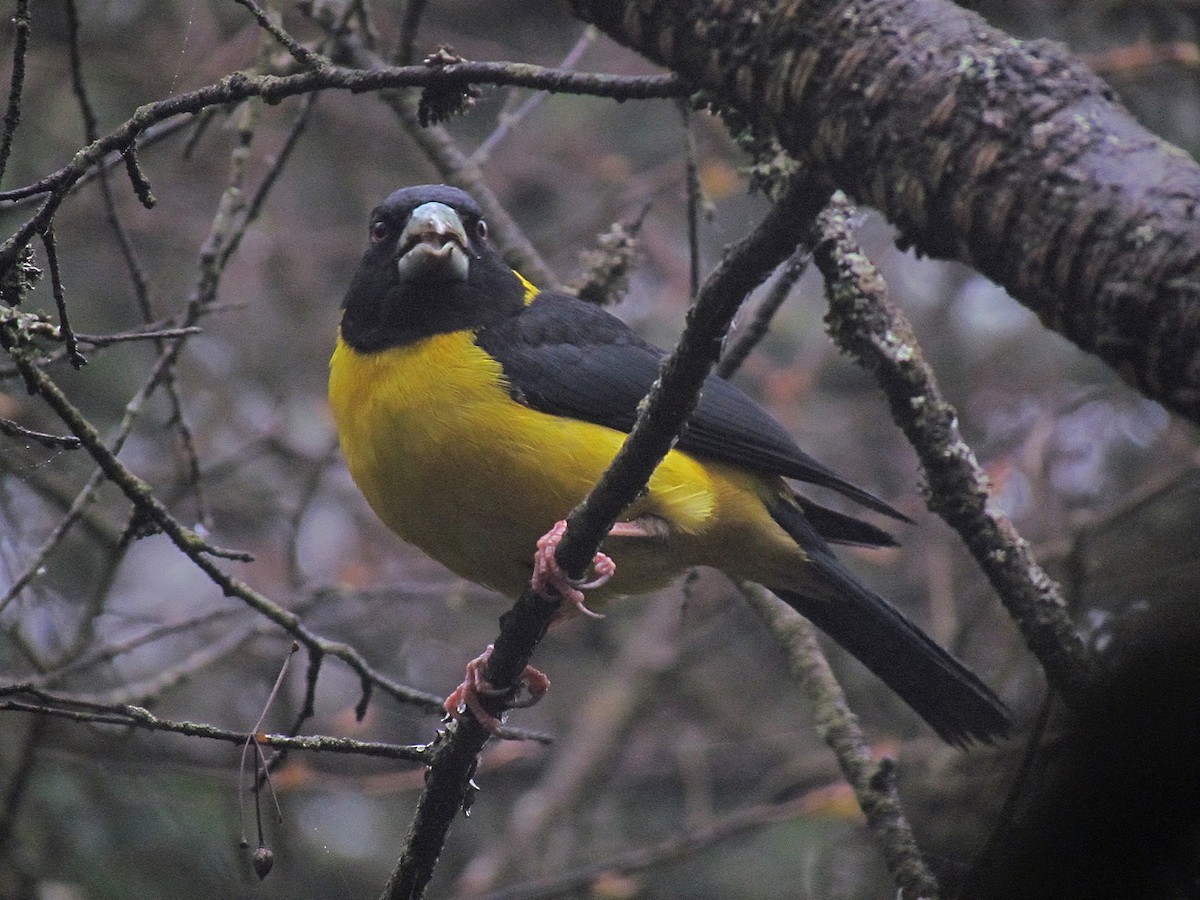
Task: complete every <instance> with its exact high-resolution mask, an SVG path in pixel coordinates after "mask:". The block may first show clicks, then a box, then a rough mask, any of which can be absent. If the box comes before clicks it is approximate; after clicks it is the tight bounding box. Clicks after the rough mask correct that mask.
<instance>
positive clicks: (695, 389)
mask: <svg viewBox="0 0 1200 900" xmlns="http://www.w3.org/2000/svg"><path fill="white" fill-rule="evenodd" d="M827 198H828V191H827V189H826V188H825V185H824V183H823V182H820V181H819V180H802V179H799V178H797V179H795V180H793V181H792V182H791V184H790V185H789V186H788V188H787V190H786V191H785V192H784V194H783V196H782V198H781V199H780V200H779V202H777V203H776V204H775V206H774V207H773V208H772V209H771V211H770V212H769V213H768V215H767V216H766V217H765V218H764V219H763V221H762V222H761V223H759V225H758V227H757V228H755V230H754V231H753V233H752V234H751V235H750V236H749V237H748V238H746V239H745V240H743V241H742V242H741V243H740V244H738V245H736V246H735V247H733V248H732V249H731V250H730V251H729V252H728V253H727V254H726V256H725V258H724V259H723V260H722V261H721V263H720V264H719V265H718V266H717V268H716V269H715V270H714V272H713V273H712V275H710V276H709V278H708V280H707V282H706V283H705V285H704V288H703V289H702V290H701V292H700V294H699V296H698V298H697V301H696V304H695V305H694V306H693V307H692V308H691V309H690V310H689V311H688V316H687V326H686V328H685V329H684V332H683V335H682V336H681V337H680V339H679V344H678V346H677V347H676V348H675V350H674V352H672V353H671V355H670V356H669V357H668V358H667V360H666V361H665V362H664V363H663V366H662V370H661V373H660V376H659V378H658V380H657V381H656V382H655V384H654V387H653V388H652V389H651V391H650V394H649V396H648V397H647V399H646V401H645V403H644V404H643V406H642V409H641V412H640V413H639V415H638V419H637V423H636V424H635V425H634V427H633V430H632V432H631V433H630V435H629V437H628V438H627V439H626V441H625V443H624V445H623V446H622V447H621V450H620V452H619V453H618V454H617V456H616V458H615V459H614V460H613V462H612V464H611V465H610V466H609V467H608V469H607V470H606V471H605V473H604V475H603V476H601V479H600V481H599V482H598V483H597V484H596V486H595V487H594V488H593V489H592V491H591V493H590V494H589V495H588V496H587V498H585V499H584V501H583V502H582V503H580V504H579V506H577V507H576V508H575V509H574V510H572V512H571V514H570V516H568V518H567V531H566V535H565V536H564V537H563V540H562V543H561V544H560V545H559V549H558V553H557V558H558V562H559V564H560V565H561V566H562V568H563V569H564V571H566V572H567V573H568V574H569V575H572V576H578V575H581V574H582V573H583V571H584V570H585V569H586V567H587V566H588V564H589V563H590V562H591V560H592V557H593V556H594V555H595V552H596V550H597V548H598V547H599V546H600V542H601V541H602V540H603V539H604V537H605V536H606V535H607V534H608V531H609V529H610V528H611V527H612V524H613V522H615V521H616V519H617V517H618V516H619V515H620V514H621V511H622V510H623V509H624V508H625V507H626V506H627V505H628V504H629V503H630V502H632V501H633V499H634V498H635V497H636V496H637V494H638V493H639V492H640V491H641V490H642V489H644V487H645V485H646V482H647V481H648V480H649V478H650V475H651V474H652V473H653V471H654V469H655V467H656V466H657V465H658V463H659V462H660V461H661V460H662V458H663V457H664V456H665V455H666V454H667V452H668V451H669V450H670V448H671V446H672V444H673V443H674V441H675V439H676V437H677V436H678V434H679V432H680V431H681V430H682V428H683V425H684V422H685V421H686V420H687V417H688V415H689V414H690V413H691V410H692V408H693V407H694V405H695V402H696V397H697V395H698V393H699V390H700V386H701V384H702V383H703V381H704V378H705V377H706V376H707V375H708V373H709V372H710V371H711V369H712V367H713V365H714V364H715V363H716V361H717V358H718V355H719V353H720V348H721V342H722V340H723V338H724V336H725V333H726V331H727V330H728V328H729V323H730V322H731V321H732V319H733V316H734V314H735V313H736V312H737V309H738V306H739V305H740V303H741V302H742V300H743V299H744V298H745V297H746V296H747V295H748V294H749V293H750V292H751V291H752V290H753V289H754V288H755V287H757V286H758V285H759V284H761V283H762V281H763V280H765V279H766V278H767V276H768V275H770V273H771V271H772V270H773V269H774V268H775V267H776V266H777V265H779V263H781V262H783V260H785V259H786V258H787V257H788V255H789V254H790V253H791V252H792V250H793V249H794V248H795V246H796V244H797V243H799V242H800V240H802V239H803V237H804V236H805V234H806V233H807V231H808V229H809V227H810V225H811V223H812V221H813V219H814V218H815V216H816V214H817V212H818V211H819V210H820V208H821V206H822V205H823V204H824V202H825V200H826V199H827ZM532 552H533V548H532V547H531V548H530V553H531V554H532ZM557 608H558V603H557V602H547V601H546V600H545V599H544V598H542V597H540V596H538V595H537V594H535V593H533V592H532V591H526V592H525V594H524V595H523V596H522V597H521V598H520V599H519V600H517V602H516V603H515V604H514V605H513V607H512V609H510V610H509V611H508V612H506V613H505V614H504V615H503V616H502V617H501V619H500V635H499V637H498V638H497V639H496V642H495V645H494V646H495V650H494V652H493V653H492V655H491V658H490V659H489V661H488V664H487V667H486V669H485V670H484V677H485V678H486V679H487V680H488V682H490V683H491V684H492V685H494V686H495V687H496V689H497V690H498V691H501V692H511V691H512V690H513V689H515V686H516V684H517V680H518V678H519V677H520V675H521V673H522V672H523V671H524V669H525V666H526V665H528V663H529V660H530V658H531V657H532V655H533V651H534V649H535V648H536V647H537V645H538V643H539V642H540V641H541V639H542V637H543V636H544V635H545V633H546V629H547V628H548V627H549V624H550V620H551V619H552V617H553V615H554V613H555V611H556V610H557ZM488 699H491V698H488ZM502 703H503V700H502V699H497V701H496V703H495V705H494V706H493V708H492V709H491V710H489V711H491V712H494V713H499V712H500V709H501V707H502ZM485 706H487V700H485ZM487 738H488V734H487V732H486V731H484V730H483V728H482V727H481V726H479V725H478V723H476V722H475V721H474V719H471V718H466V719H463V720H461V721H459V722H457V723H455V724H452V725H451V726H450V727H449V728H448V729H447V730H446V732H445V733H444V738H443V739H442V740H441V741H440V742H438V744H437V745H436V746H435V747H433V748H432V750H431V753H432V757H433V760H432V762H431V764H430V767H429V772H428V774H427V777H426V781H425V789H424V791H423V792H422V793H421V798H420V800H419V802H418V805H417V811H416V814H415V816H414V818H413V822H412V825H411V826H410V828H409V833H408V837H407V840H406V845H405V848H404V852H403V854H402V855H401V857H400V861H399V863H398V864H397V866H396V870H395V871H394V872H393V873H392V877H391V879H390V880H389V882H388V884H387V887H386V888H385V889H384V894H383V896H384V897H385V898H388V900H400V898H415V897H420V896H422V894H423V892H424V890H425V887H426V885H427V884H428V883H429V879H430V878H431V877H432V875H433V868H434V865H435V864H436V862H437V858H438V856H439V854H440V853H441V849H442V845H443V844H444V842H445V838H446V834H447V832H448V831H449V828H450V825H451V823H452V822H453V821H454V818H455V817H456V816H457V814H458V811H459V810H460V809H462V808H464V803H466V804H468V805H469V803H470V799H471V796H472V794H471V792H472V790H473V785H472V782H471V777H472V775H473V774H474V771H475V768H476V765H477V762H478V755H479V752H480V751H481V750H482V749H483V745H484V744H485V743H486V742H487Z"/></svg>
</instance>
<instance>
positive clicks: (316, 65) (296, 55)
mask: <svg viewBox="0 0 1200 900" xmlns="http://www.w3.org/2000/svg"><path fill="white" fill-rule="evenodd" d="M233 2H234V3H236V4H238V6H244V7H246V9H248V10H250V15H252V16H254V21H256V22H257V23H258V26H259V27H260V28H262V29H263V30H264V31H266V32H267V33H268V34H269V35H271V37H272V38H274V39H275V41H276V42H277V43H278V44H279V45H280V46H281V47H283V49H285V50H287V52H288V53H290V54H291V55H292V58H293V59H295V60H296V62H298V63H300V65H302V66H304V68H306V69H322V68H325V67H327V66H331V65H332V63H331V62H330V61H329V60H328V59H326V58H325V57H324V56H322V55H321V54H320V53H317V52H316V51H315V50H310V49H309V48H308V47H305V46H304V45H303V44H301V43H300V42H299V41H297V40H296V39H295V38H294V37H292V36H291V35H290V34H288V33H287V32H286V31H284V30H283V29H282V28H280V27H279V26H278V25H276V24H275V21H274V20H273V19H272V18H271V16H270V15H268V14H267V12H266V10H264V9H263V8H262V7H261V6H259V5H258V4H257V3H256V2H255V0H233Z"/></svg>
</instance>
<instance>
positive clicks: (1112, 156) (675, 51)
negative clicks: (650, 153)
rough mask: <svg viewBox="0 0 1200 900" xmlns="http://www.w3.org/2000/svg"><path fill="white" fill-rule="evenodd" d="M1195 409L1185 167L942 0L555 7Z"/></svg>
mask: <svg viewBox="0 0 1200 900" xmlns="http://www.w3.org/2000/svg"><path fill="white" fill-rule="evenodd" d="M571 5H572V7H573V8H574V10H575V12H576V14H577V15H579V16H580V17H581V18H583V19H585V20H587V21H590V22H594V23H595V24H596V25H598V26H599V27H600V28H602V29H603V30H604V31H605V32H607V33H608V34H609V35H610V36H612V37H613V38H615V39H616V40H618V41H620V42H622V43H624V44H627V45H628V46H630V47H632V48H634V49H636V50H638V51H640V52H642V53H644V54H645V55H646V56H648V57H650V58H651V59H653V60H655V61H656V62H658V63H660V64H662V65H664V66H666V67H668V68H670V69H672V70H674V71H675V72H677V73H679V74H680V75H682V76H684V77H686V78H689V79H691V80H693V81H694V82H695V84H696V85H697V86H699V87H703V88H705V89H708V90H710V91H711V92H713V93H714V94H715V95H716V96H717V97H718V98H719V99H720V100H721V101H723V102H725V103H728V104H729V105H730V106H732V107H733V108H735V109H736V110H737V111H738V112H739V113H741V114H742V115H744V116H745V117H746V118H747V119H748V120H749V121H750V122H752V123H753V124H754V127H755V128H756V129H758V130H764V131H771V132H774V134H775V135H776V136H777V137H778V139H779V140H780V142H781V143H782V144H783V146H784V147H785V148H786V149H787V150H788V151H789V152H791V153H793V154H795V155H796V156H798V157H800V158H802V159H804V160H807V161H811V162H814V163H816V164H818V165H820V166H823V167H825V168H826V169H827V170H828V171H829V173H830V174H831V177H832V178H833V180H834V181H835V182H836V183H837V184H838V186H839V187H841V188H842V189H844V190H845V191H846V192H847V193H848V194H850V195H851V196H852V197H854V198H855V199H857V200H859V201H861V202H864V203H868V204H870V205H872V206H874V207H876V208H878V209H879V210H881V211H882V212H883V213H884V214H885V215H886V216H887V217H888V219H889V220H890V221H892V222H893V223H894V224H895V225H896V227H897V228H898V229H899V230H900V235H901V241H902V242H904V243H906V244H911V245H912V246H914V247H916V248H917V249H918V250H920V251H921V252H923V253H927V254H929V255H930V256H937V257H945V258H954V259H959V260H961V261H963V262H965V263H968V264H969V265H971V266H973V267H974V268H976V269H977V270H978V271H980V272H982V273H984V274H985V275H987V276H989V277H990V278H992V279H993V280H995V281H996V282H997V283H999V284H1001V285H1003V286H1004V287H1005V288H1007V289H1008V290H1009V292H1010V293H1012V295H1013V296H1014V297H1016V298H1017V299H1018V300H1020V301H1021V302H1022V303H1024V304H1025V305H1026V306H1028V307H1029V308H1030V309H1032V310H1033V311H1034V312H1036V313H1037V314H1038V316H1039V317H1040V318H1041V320H1042V321H1043V323H1045V324H1046V325H1047V326H1048V327H1050V328H1053V329H1054V330H1056V331H1058V332H1060V333H1061V334H1063V335H1065V336H1066V337H1068V338H1070V339H1071V340H1072V341H1074V342H1075V343H1076V344H1078V345H1079V346H1080V347H1082V348H1084V349H1085V350H1088V351H1091V352H1093V353H1095V354H1097V355H1098V356H1100V357H1101V358H1103V359H1104V360H1106V361H1107V362H1108V363H1109V364H1110V365H1112V366H1113V367H1114V368H1115V369H1117V371H1118V372H1120V373H1121V374H1122V375H1123V376H1124V377H1125V378H1126V379H1128V380H1129V381H1130V382H1131V383H1133V384H1134V385H1136V386H1137V387H1138V388H1139V389H1140V390H1142V391H1143V392H1144V393H1145V394H1146V395H1147V396H1149V397H1153V398H1155V399H1157V400H1159V401H1161V402H1162V403H1163V404H1164V405H1166V406H1168V407H1170V408H1171V409H1173V410H1175V411H1176V412H1179V413H1182V414H1184V415H1186V416H1188V417H1189V418H1191V419H1192V420H1193V421H1200V220H1198V218H1197V213H1196V206H1197V203H1198V201H1200V167H1198V166H1197V165H1196V164H1195V162H1193V161H1192V160H1191V158H1190V157H1188V156H1187V155H1186V154H1184V153H1183V152H1182V151H1180V150H1178V149H1177V148H1175V147H1173V146H1171V145H1169V144H1167V143H1166V142H1164V141H1163V140H1161V139H1160V138H1158V137H1156V136H1155V135H1153V134H1151V133H1150V132H1148V131H1147V130H1145V129H1144V128H1142V127H1141V126H1140V125H1138V124H1137V123H1136V122H1134V121H1133V119H1132V118H1131V117H1130V116H1129V115H1128V113H1127V112H1126V111H1125V110H1124V109H1123V108H1122V107H1121V106H1120V105H1119V104H1118V103H1117V102H1116V101H1115V100H1114V99H1113V97H1112V93H1111V91H1110V89H1109V88H1108V86H1107V85H1106V84H1105V83H1104V82H1102V81H1101V80H1100V79H1099V78H1097V77H1096V76H1094V75H1092V74H1091V73H1090V72H1088V71H1087V69H1086V68H1085V67H1084V66H1083V64H1082V63H1081V62H1079V61H1078V60H1076V59H1075V58H1074V57H1072V56H1071V55H1070V54H1069V53H1068V52H1066V50H1065V49H1063V48H1062V47H1061V46H1059V45H1057V44H1053V43H1050V42H1047V41H1018V40H1016V39H1014V38H1012V37H1010V36H1008V35H1006V34H1005V33H1003V32H1001V31H998V30H997V29H994V28H991V27H990V26H988V25H987V24H986V23H985V22H984V21H983V20H982V19H981V18H979V17H978V16H977V15H975V14H973V13H970V12H967V11H965V10H962V9H960V8H959V7H957V6H955V5H953V4H952V3H950V2H948V0H855V2H847V0H838V2H831V0H809V2H805V0H749V2H747V0H736V2H735V0H571Z"/></svg>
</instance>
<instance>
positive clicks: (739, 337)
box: [717, 242, 812, 378]
mask: <svg viewBox="0 0 1200 900" xmlns="http://www.w3.org/2000/svg"><path fill="white" fill-rule="evenodd" d="M811 260H812V246H811V242H806V243H803V244H801V245H800V246H798V247H797V248H796V252H795V253H793V254H792V255H791V257H790V258H789V259H788V261H787V262H786V263H784V264H783V266H782V268H780V270H779V274H778V275H777V276H776V277H775V281H774V283H772V285H771V290H770V291H769V292H768V293H767V296H766V297H764V298H763V299H762V302H761V303H759V304H758V306H757V307H755V309H754V317H753V318H752V319H751V321H750V323H749V324H748V325H747V326H746V327H745V328H744V329H739V330H738V331H735V332H734V340H733V342H732V343H731V344H730V346H729V348H728V349H727V350H726V351H725V354H724V356H722V357H721V361H720V362H719V363H717V374H718V375H720V376H721V377H722V378H730V377H732V375H733V373H734V372H736V371H737V370H738V369H740V368H741V367H742V363H744V362H745V361H746V357H748V356H749V355H750V353H751V351H753V350H754V348H755V347H757V346H758V345H759V343H760V342H761V341H762V339H763V338H764V337H766V336H767V331H768V330H769V329H770V327H771V320H772V319H774V318H775V313H777V312H779V308H780V307H781V306H783V302H784V301H785V300H787V298H788V295H789V294H790V293H791V292H792V288H793V287H795V286H796V282H797V281H799V280H800V276H801V275H803V274H804V270H805V269H807V268H808V264H809V262H810V261H811Z"/></svg>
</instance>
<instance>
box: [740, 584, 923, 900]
mask: <svg viewBox="0 0 1200 900" xmlns="http://www.w3.org/2000/svg"><path fill="white" fill-rule="evenodd" d="M741 588H742V593H743V594H744V595H745V597H746V599H747V600H748V601H749V603H750V606H751V608H752V609H753V610H754V611H755V612H756V613H758V615H759V616H760V617H761V618H762V620H763V621H764V622H765V623H766V625H767V627H768V628H769V629H770V631H771V633H772V634H773V635H774V636H775V638H776V639H777V640H778V641H779V643H780V645H781V646H782V647H783V648H784V650H785V652H786V653H787V655H788V663H789V666H790V668H791V670H792V673H793V674H794V675H795V676H796V677H797V679H798V680H799V681H800V683H801V685H802V686H803V687H804V690H805V692H806V693H807V694H808V697H809V699H810V700H811V701H812V704H813V709H814V712H815V714H816V729H817V733H818V734H820V735H821V737H822V738H823V739H824V741H825V743H826V744H828V745H829V747H830V749H831V750H833V752H834V755H835V756H836V757H837V760H838V765H840V766H841V769H842V773H843V774H844V775H845V776H846V781H847V782H849V784H850V786H851V787H852V788H853V789H854V796H855V798H856V799H857V800H858V805H859V807H860V808H861V809H862V811H863V813H864V815H866V817H867V826H868V827H869V828H870V829H871V833H872V835H874V837H875V840H876V841H877V842H878V844H879V846H880V849H881V850H882V851H883V857H884V861H885V862H886V863H887V867H888V871H889V872H891V875H892V880H893V881H894V882H895V884H896V887H897V888H898V889H899V892H900V893H899V896H900V897H902V898H910V900H916V898H923V900H935V898H936V897H937V896H938V884H937V880H936V879H935V878H934V877H933V873H932V872H931V871H930V870H929V867H928V866H927V865H926V864H925V860H924V859H922V858H921V854H920V851H919V850H918V848H917V842H916V838H915V837H914V836H913V833H912V827H911V826H910V825H909V824H908V819H907V817H906V816H905V815H904V810H903V808H902V807H901V805H900V796H899V794H898V793H897V792H896V782H895V763H894V762H893V761H892V760H890V759H879V760H876V759H874V758H873V757H872V756H871V752H870V749H869V748H868V745H867V741H866V738H865V736H864V735H863V732H862V729H861V728H860V727H859V725H858V717H857V716H855V715H854V713H853V712H852V711H851V709H850V707H849V705H848V704H847V703H846V695H845V694H844V693H843V692H842V687H841V685H840V684H838V681H837V678H836V676H835V675H834V674H833V670H832V669H830V667H829V662H828V661H827V660H826V659H825V654H824V653H822V652H821V647H820V645H819V644H818V643H817V633H816V629H815V628H814V627H813V626H812V624H811V623H810V622H809V621H808V620H807V619H805V618H804V617H803V616H802V615H800V614H799V613H798V612H796V611H795V610H793V609H792V608H791V607H790V606H788V605H787V604H786V603H784V602H783V601H782V600H780V599H779V598H777V597H776V596H775V595H774V594H772V593H771V592H770V591H768V590H767V589H766V588H762V587H759V586H758V585H756V584H749V583H746V584H742V585H741Z"/></svg>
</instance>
